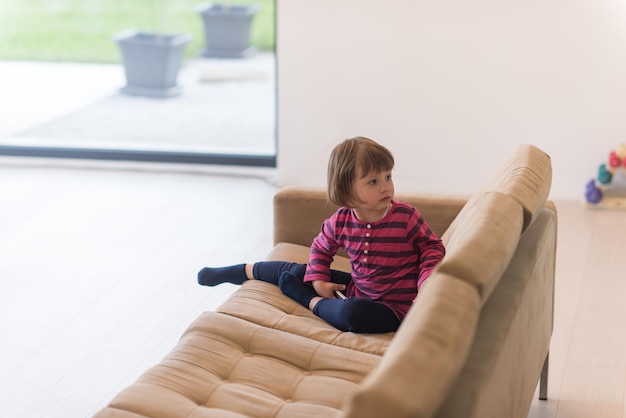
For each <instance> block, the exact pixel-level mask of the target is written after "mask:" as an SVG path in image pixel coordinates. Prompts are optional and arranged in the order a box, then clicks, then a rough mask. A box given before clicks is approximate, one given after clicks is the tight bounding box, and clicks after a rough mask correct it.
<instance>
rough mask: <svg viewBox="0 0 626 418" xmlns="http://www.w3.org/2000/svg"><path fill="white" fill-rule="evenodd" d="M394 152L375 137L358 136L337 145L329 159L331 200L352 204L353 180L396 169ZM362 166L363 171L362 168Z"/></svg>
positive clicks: (340, 204) (338, 203)
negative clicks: (359, 175)
mask: <svg viewBox="0 0 626 418" xmlns="http://www.w3.org/2000/svg"><path fill="white" fill-rule="evenodd" d="M393 166H394V160H393V155H392V154H391V152H389V150H388V149H387V148H385V147H383V146H382V145H380V144H378V143H376V142H375V141H373V140H371V139H369V138H365V137H362V136H357V137H355V138H350V139H346V140H344V141H343V142H341V143H340V144H339V145H337V146H336V147H335V148H334V149H333V151H332V152H331V154H330V159H329V161H328V200H330V201H331V202H332V203H334V204H335V205H337V206H352V205H353V204H354V203H355V200H354V197H353V195H352V184H353V183H354V181H355V180H357V178H356V176H357V172H358V173H360V174H361V175H362V176H367V175H368V174H370V173H379V172H382V171H389V170H392V169H393ZM358 170H360V171H358Z"/></svg>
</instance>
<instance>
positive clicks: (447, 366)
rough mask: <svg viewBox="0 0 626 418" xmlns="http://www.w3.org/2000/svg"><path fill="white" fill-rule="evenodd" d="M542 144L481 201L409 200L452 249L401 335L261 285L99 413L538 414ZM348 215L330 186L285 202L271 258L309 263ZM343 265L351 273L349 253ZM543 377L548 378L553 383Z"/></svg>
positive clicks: (205, 319)
mask: <svg viewBox="0 0 626 418" xmlns="http://www.w3.org/2000/svg"><path fill="white" fill-rule="evenodd" d="M551 175H552V172H551V164H550V158H549V157H548V156H547V155H546V154H545V153H544V152H542V151H541V150H539V149H538V148H536V147H534V146H531V145H523V146H520V147H519V148H518V149H517V150H516V152H515V153H514V155H513V156H511V158H510V159H509V160H507V161H506V162H505V163H504V164H503V165H502V167H501V168H500V169H499V170H498V171H497V172H496V173H494V175H493V176H492V177H491V178H490V179H488V180H487V181H486V182H485V183H484V185H483V186H482V187H481V188H480V190H478V191H477V192H476V193H474V194H473V195H472V196H471V197H470V198H469V199H467V198H462V197H450V196H437V195H397V196H396V198H397V199H400V200H405V201H408V202H410V203H411V204H413V205H414V206H416V207H417V208H418V209H419V210H420V212H421V213H422V214H423V215H424V217H425V218H426V220H427V221H428V222H429V224H430V226H431V227H432V228H433V230H434V231H435V232H436V233H438V234H439V235H440V236H441V237H442V239H443V241H444V243H445V245H446V248H447V254H446V257H445V258H444V260H442V262H441V263H440V264H439V266H438V267H437V269H436V271H435V272H434V273H433V275H432V276H431V277H430V278H429V279H428V280H427V282H426V283H425V284H424V286H422V289H421V290H420V293H419V295H418V298H417V300H416V302H415V303H414V306H413V307H412V309H411V311H410V312H409V314H408V316H407V318H406V319H405V320H404V322H403V323H402V325H401V327H400V329H399V330H398V331H397V332H396V333H390V334H382V335H381V334H379V335H373V334H353V333H343V332H340V331H338V330H336V329H334V328H333V327H331V326H329V325H328V324H326V323H325V322H324V321H322V320H321V319H319V318H317V317H316V316H314V315H313V314H312V313H311V312H310V311H308V310H307V309H305V308H303V307H302V306H300V305H298V304H297V303H296V302H294V301H293V300H291V299H289V298H287V297H285V296H284V295H282V294H281V292H280V290H279V289H278V288H277V287H276V286H273V285H270V284H267V283H264V282H259V281H248V282H246V283H244V285H243V286H242V287H241V289H239V290H237V291H236V292H235V293H234V294H233V295H232V296H231V297H230V298H229V300H227V301H226V302H225V303H224V304H223V305H222V306H221V307H220V308H219V309H217V311H216V312H205V313H203V314H201V315H200V316H199V317H198V318H197V320H196V321H195V322H194V323H192V324H191V325H190V327H189V328H188V329H187V331H186V332H185V333H184V334H183V336H182V337H181V339H180V342H179V344H178V345H177V346H176V347H174V348H173V350H172V351H171V352H170V353H169V354H168V355H167V356H166V357H165V358H164V359H163V360H162V361H161V362H160V363H159V364H157V365H155V366H154V367H152V368H151V369H149V370H147V371H146V372H145V373H144V374H143V375H142V376H141V377H140V378H139V379H138V380H137V381H136V382H135V383H134V384H132V385H131V386H130V387H128V388H126V389H125V390H123V391H122V392H121V393H119V394H118V395H117V396H116V397H115V398H114V399H113V400H112V401H111V403H110V404H109V406H107V407H106V408H104V409H103V410H102V411H100V412H99V414H98V415H97V416H98V417H141V416H150V417H312V416H315V417H358V418H363V417H376V418H379V417H394V418H397V417H451V418H459V417H463V418H472V417H474V418H489V417H494V418H503V417H506V418H515V417H526V416H527V414H528V410H529V407H530V403H531V401H532V397H533V394H534V393H535V388H536V386H537V383H538V382H539V380H540V377H541V376H542V377H543V378H542V379H541V381H542V384H541V389H540V392H541V394H542V396H545V393H546V387H547V386H546V384H547V355H548V348H549V343H550V336H551V332H552V318H553V300H554V265H555V251H556V226H557V221H556V211H555V208H554V205H552V204H551V203H550V202H548V201H546V199H547V197H548V194H549V190H550V183H551ZM334 210H335V207H333V206H332V205H330V204H328V203H327V201H326V197H325V193H324V192H323V191H321V190H310V189H298V188H285V189H283V190H281V191H279V192H278V193H277V195H276V197H275V200H274V215H275V218H274V227H275V241H276V246H275V247H274V249H273V250H272V251H271V252H270V254H269V255H268V259H272V260H292V261H299V262H306V260H307V259H308V246H309V244H310V243H311V240H312V239H313V237H314V236H315V235H316V234H317V233H318V232H319V228H320V225H321V222H322V220H323V219H324V218H326V217H328V216H329V215H330V214H331V213H332V212H333V211H334ZM334 267H335V268H341V269H346V270H348V269H349V265H348V263H347V260H346V259H344V258H343V257H337V258H336V260H335V265H334ZM542 370H543V372H544V373H543V375H542Z"/></svg>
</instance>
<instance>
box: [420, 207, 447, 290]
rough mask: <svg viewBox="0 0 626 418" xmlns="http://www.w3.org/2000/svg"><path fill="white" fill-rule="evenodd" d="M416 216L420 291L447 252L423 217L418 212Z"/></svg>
mask: <svg viewBox="0 0 626 418" xmlns="http://www.w3.org/2000/svg"><path fill="white" fill-rule="evenodd" d="M416 216H417V218H416V233H415V236H414V241H415V244H416V249H417V251H418V252H419V254H420V261H419V268H420V273H419V278H418V280H417V288H418V289H419V288H420V287H421V286H422V283H424V281H425V280H426V279H427V278H428V277H429V276H430V275H431V273H432V272H433V270H434V268H435V267H436V266H437V264H439V262H440V261H441V259H442V258H443V256H444V255H445V254H446V250H445V248H444V246H443V243H442V242H441V240H440V239H439V237H437V235H435V233H434V232H433V231H432V230H431V229H430V227H429V226H428V224H427V223H426V220H425V219H424V218H423V217H422V215H421V214H420V213H419V212H417V211H416Z"/></svg>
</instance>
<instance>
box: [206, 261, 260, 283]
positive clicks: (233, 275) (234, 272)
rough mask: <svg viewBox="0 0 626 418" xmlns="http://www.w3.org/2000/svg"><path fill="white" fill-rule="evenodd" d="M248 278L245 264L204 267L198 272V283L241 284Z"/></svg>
mask: <svg viewBox="0 0 626 418" xmlns="http://www.w3.org/2000/svg"><path fill="white" fill-rule="evenodd" d="M246 280H248V275H247V274H246V265H245V264H236V265H234V266H227V267H204V268H203V269H202V270H200V271H199V272H198V284H201V285H203V286H217V285H218V284H221V283H233V284H242V283H243V282H245V281H246Z"/></svg>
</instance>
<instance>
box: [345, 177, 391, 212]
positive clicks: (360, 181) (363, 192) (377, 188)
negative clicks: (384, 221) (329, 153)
mask: <svg viewBox="0 0 626 418" xmlns="http://www.w3.org/2000/svg"><path fill="white" fill-rule="evenodd" d="M394 191H395V189H394V187H393V180H392V178H391V170H389V171H381V172H378V173H369V174H367V175H365V176H363V175H362V173H361V172H360V170H357V178H356V180H355V181H354V184H353V185H352V193H353V195H354V198H355V199H354V210H355V212H356V215H357V217H358V218H359V219H361V220H364V221H368V222H375V221H377V220H379V219H380V218H382V217H383V216H384V215H385V213H386V212H387V210H388V208H389V204H390V203H391V200H392V199H393V195H394Z"/></svg>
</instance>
